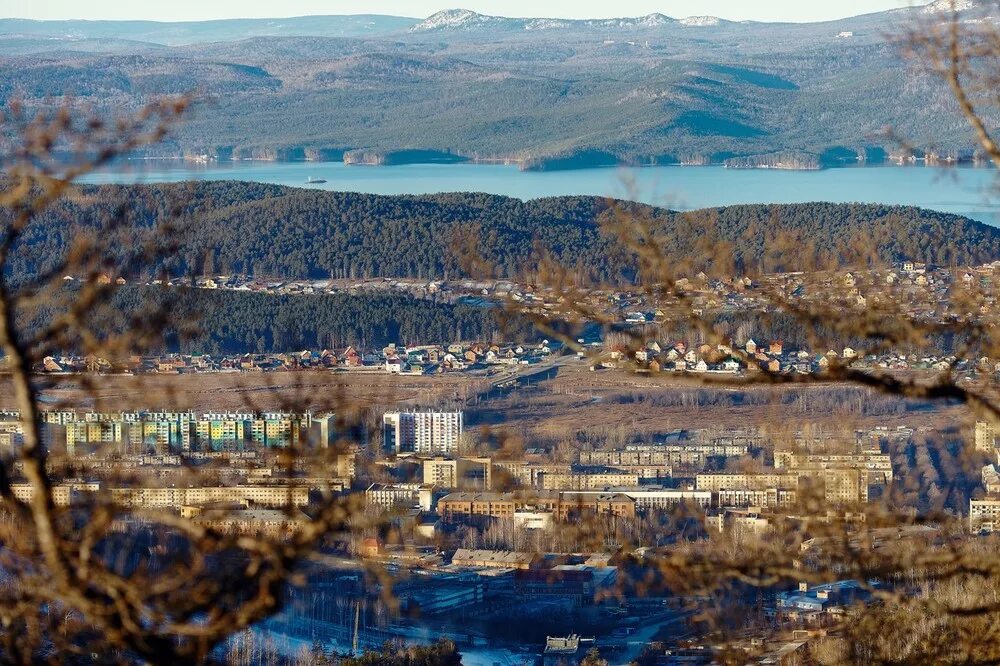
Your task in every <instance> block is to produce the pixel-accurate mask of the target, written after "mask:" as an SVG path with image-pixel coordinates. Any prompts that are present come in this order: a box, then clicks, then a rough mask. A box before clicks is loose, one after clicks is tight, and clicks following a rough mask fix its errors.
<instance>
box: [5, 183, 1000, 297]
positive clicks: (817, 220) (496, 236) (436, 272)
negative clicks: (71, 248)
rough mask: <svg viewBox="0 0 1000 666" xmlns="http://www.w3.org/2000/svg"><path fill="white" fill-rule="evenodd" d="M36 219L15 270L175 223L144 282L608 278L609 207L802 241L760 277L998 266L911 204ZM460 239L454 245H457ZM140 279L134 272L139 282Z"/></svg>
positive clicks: (239, 202)
mask: <svg viewBox="0 0 1000 666" xmlns="http://www.w3.org/2000/svg"><path fill="white" fill-rule="evenodd" d="M84 193H85V194H87V195H89V196H87V197H84V198H82V199H81V200H79V201H75V202H64V203H62V204H60V206H59V208H57V209H55V210H53V211H51V212H49V213H47V214H46V215H45V216H44V217H43V218H42V219H41V220H39V224H37V225H35V226H33V227H32V229H31V231H30V233H28V234H27V235H26V237H25V239H24V245H25V247H22V248H21V250H22V251H20V252H19V253H17V263H16V266H15V270H16V271H20V272H22V274H30V273H32V272H34V271H37V270H39V269H41V268H44V267H45V266H46V265H47V264H46V262H47V261H49V260H51V258H52V257H55V256H58V255H59V253H60V252H61V251H62V250H63V249H64V248H65V246H66V245H67V243H68V242H70V240H71V239H72V238H73V237H74V235H75V234H77V233H80V232H81V231H83V230H85V229H86V228H87V227H93V226H95V225H96V224H97V223H98V222H99V221H101V220H108V219H112V218H114V217H115V215H117V214H120V211H125V225H124V226H125V229H124V235H123V237H122V241H121V248H122V249H121V252H122V255H123V256H124V255H125V254H126V253H127V251H128V250H129V248H130V247H133V246H134V245H135V244H136V241H138V240H139V238H140V237H141V236H142V234H143V233H146V232H148V231H149V230H150V229H151V228H152V227H153V226H154V225H155V224H157V223H161V222H164V221H166V220H171V219H172V220H174V222H175V226H176V227H177V228H178V229H180V231H179V232H178V234H177V236H176V241H177V248H176V251H175V252H173V253H172V254H171V256H170V257H169V258H167V259H165V260H164V261H163V262H161V263H160V264H157V265H155V266H150V265H147V266H146V267H145V271H146V275H151V274H152V273H153V272H154V271H155V272H159V271H160V269H162V268H166V269H167V270H168V271H169V272H170V274H172V275H187V274H214V273H243V274H253V275H258V276H280V277H289V278H291V277H294V278H327V277H335V278H345V277H346V278H362V277H377V276H383V277H411V278H426V279H431V278H455V277H460V276H461V275H462V270H461V268H460V263H459V262H458V261H457V259H456V256H455V255H456V252H455V243H456V239H457V238H458V237H463V238H464V239H465V240H466V242H468V239H470V238H471V239H472V241H473V242H472V245H474V246H475V247H476V250H477V251H478V253H479V254H480V255H482V256H484V257H485V258H487V259H489V260H491V261H493V262H494V263H495V264H496V265H497V267H498V274H499V275H502V276H516V275H517V274H518V273H519V271H523V270H524V269H525V267H526V266H529V265H531V262H530V261H529V260H530V258H531V257H532V255H533V252H534V251H535V248H536V244H537V246H538V247H543V248H546V249H547V250H548V251H550V252H551V253H553V254H554V255H555V256H557V257H559V258H560V259H561V260H562V261H563V262H564V263H565V264H567V265H569V266H572V267H579V269H580V271H582V272H583V273H585V274H591V275H595V276H597V277H602V278H607V277H614V276H615V273H616V271H618V270H621V267H622V265H623V261H622V255H621V254H620V253H618V252H616V250H615V248H614V243H613V242H612V240H611V239H610V238H609V236H608V235H607V234H606V233H604V232H602V231H601V228H600V225H601V220H602V219H604V217H605V216H607V215H609V211H610V210H611V209H612V208H614V209H618V210H621V209H622V208H627V209H628V210H629V211H632V212H634V213H635V214H636V215H637V216H639V217H642V218H645V219H653V220H655V225H656V226H657V228H658V232H659V235H660V238H661V239H662V242H663V243H664V246H665V248H666V250H667V251H668V252H669V253H675V254H676V255H677V256H690V254H691V253H692V252H693V251H694V248H695V247H696V246H697V243H699V242H700V241H701V239H703V238H704V228H703V225H704V224H705V221H706V220H708V221H709V222H710V224H711V225H712V229H713V230H714V234H715V236H716V237H717V238H718V241H719V242H720V243H722V242H726V243H729V244H731V245H732V246H733V247H734V248H735V251H734V254H735V255H736V257H737V259H738V260H739V261H741V262H744V263H745V264H746V265H748V266H751V267H756V266H760V265H761V261H762V258H764V257H765V256H766V255H767V254H768V253H770V252H771V251H773V247H772V245H773V242H774V239H775V238H777V237H778V236H781V235H782V234H786V235H791V236H794V237H796V238H798V239H800V241H799V242H800V243H801V246H800V247H799V246H797V247H793V251H790V252H787V253H786V256H785V257H784V260H783V261H781V262H779V263H777V264H776V263H774V262H771V265H769V266H767V265H766V266H765V267H768V268H769V269H782V270H795V269H800V268H803V267H804V266H803V265H802V262H803V261H805V259H806V258H811V256H812V255H818V256H821V257H833V258H837V257H842V256H846V254H847V251H848V249H849V248H850V247H851V246H852V244H854V243H856V242H857V240H858V239H859V238H871V239H872V241H873V242H874V243H877V250H878V254H879V256H880V257H881V258H882V259H884V260H886V261H899V260H902V259H913V260H918V261H926V262H929V263H937V264H951V263H956V264H970V263H982V262H986V261H992V260H995V259H998V258H1000V230H998V229H996V228H993V227H990V226H987V225H984V224H981V223H978V222H974V221H972V220H969V219H966V218H963V217H960V216H956V215H949V214H944V213H938V212H933V211H927V210H921V209H916V208H905V207H893V206H883V205H860V204H828V203H810V204H795V205H778V204H774V205H744V206H731V207H727V208H721V209H716V210H710V211H698V212H695V213H676V212H672V211H668V210H665V209H656V208H650V207H647V206H642V205H638V204H624V203H621V202H610V201H608V200H604V199H601V198H598V197H559V198H549V199H538V200H533V201H527V202H524V201H520V200H518V199H512V198H509V197H502V196H494V195H487V194H476V193H457V194H438V195H430V196H378V195H369V194H356V193H331V192H323V191H315V190H306V189H298V188H288V187H281V186H275V185H264V184H257V183H243V182H205V183H185V184H172V185H130V186H119V185H115V186H100V187H88V188H85V190H84ZM467 246H468V244H467V245H466V246H465V247H467ZM140 277H141V276H140Z"/></svg>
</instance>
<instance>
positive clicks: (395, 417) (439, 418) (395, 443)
mask: <svg viewBox="0 0 1000 666" xmlns="http://www.w3.org/2000/svg"><path fill="white" fill-rule="evenodd" d="M382 427H383V442H384V444H385V449H386V450H387V451H395V452H397V453H455V452H458V450H459V446H460V444H461V441H462V412H387V413H386V414H385V415H384V416H383V417H382Z"/></svg>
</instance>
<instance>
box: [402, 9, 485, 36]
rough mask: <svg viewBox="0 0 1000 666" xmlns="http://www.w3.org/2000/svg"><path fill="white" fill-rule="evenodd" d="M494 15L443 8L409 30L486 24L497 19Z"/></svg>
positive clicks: (418, 30)
mask: <svg viewBox="0 0 1000 666" xmlns="http://www.w3.org/2000/svg"><path fill="white" fill-rule="evenodd" d="M498 20H502V19H498V18H497V17H494V16H486V15H484V14H478V13H476V12H474V11H472V10H471V9H445V10H442V11H440V12H437V13H436V14H432V15H431V16H428V17H427V18H426V19H424V20H423V21H421V22H420V23H418V24H416V25H415V26H413V27H412V28H410V32H423V31H425V30H439V29H441V28H468V27H472V26H480V25H486V24H487V23H492V22H494V21H498Z"/></svg>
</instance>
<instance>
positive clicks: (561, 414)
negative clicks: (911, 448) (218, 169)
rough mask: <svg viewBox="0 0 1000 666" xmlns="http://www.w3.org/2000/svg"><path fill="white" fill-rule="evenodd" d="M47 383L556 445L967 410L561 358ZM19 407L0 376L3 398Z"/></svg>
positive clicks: (88, 405) (100, 406)
mask: <svg viewBox="0 0 1000 666" xmlns="http://www.w3.org/2000/svg"><path fill="white" fill-rule="evenodd" d="M47 381H54V382H55V384H54V386H52V387H50V388H47V389H46V390H45V391H44V392H43V401H44V403H45V405H46V406H47V407H48V408H51V409H57V408H75V409H94V410H99V411H120V410H130V409H160V408H163V409H194V410H196V411H213V410H236V409H257V410H271V409H294V410H302V409H313V410H316V411H323V410H330V409H338V410H340V411H346V410H345V408H344V407H343V406H344V405H350V406H351V408H353V409H367V410H371V412H373V414H375V415H377V414H378V412H380V411H381V410H383V409H389V408H408V407H447V408H464V409H465V410H466V413H467V417H466V422H467V428H468V429H470V430H479V429H481V428H483V427H489V428H493V429H497V430H503V431H505V432H508V433H511V434H514V435H516V436H518V437H519V438H520V439H522V440H523V441H524V443H525V444H526V445H528V446H533V445H551V444H558V443H560V442H563V441H568V440H572V439H574V438H577V437H578V436H579V433H590V434H595V435H600V436H603V437H606V438H607V439H611V440H617V441H623V440H624V438H627V437H633V436H638V437H643V438H649V437H654V436H656V435H657V434H660V433H664V432H669V431H671V430H675V429H704V428H730V427H745V426H762V427H765V428H766V429H767V430H768V431H769V432H774V433H778V432H789V433H791V432H794V431H796V430H798V429H800V428H801V427H802V426H803V424H806V423H815V424H820V425H822V426H823V427H825V428H828V429H830V430H837V429H842V430H845V431H853V430H854V429H855V428H861V427H865V428H870V427H874V426H888V427H895V426H897V425H906V426H910V427H917V426H931V427H942V426H952V425H958V424H961V423H962V422H963V421H964V420H965V418H966V411H965V409H964V408H963V407H961V406H956V405H948V404H943V403H917V402H906V401H902V400H898V399H896V398H892V397H887V396H881V395H878V394H875V393H870V392H867V391H866V390H863V389H858V388H853V387H845V386H837V385H832V384H815V385H803V386H795V387H789V386H786V387H768V386H752V387H708V386H697V385H691V384H690V383H685V382H681V381H678V380H677V379H676V378H673V377H671V376H669V375H658V376H644V375H636V374H629V373H627V372H624V371H617V370H602V371H598V372H591V371H589V369H588V367H587V365H586V364H585V363H583V362H578V361H576V360H575V359H565V358H564V359H562V360H561V361H560V365H559V368H558V374H557V375H556V376H555V377H554V378H552V379H547V380H544V381H541V382H538V383H532V384H531V385H528V386H520V387H518V388H516V389H513V390H512V391H511V392H510V393H507V394H506V395H501V396H498V395H497V394H495V393H494V394H491V397H488V398H487V397H483V396H484V390H485V389H486V388H487V386H488V383H487V380H486V379H485V378H484V377H483V376H481V375H480V376H471V375H467V374H447V375H434V376H422V377H413V376H395V375H386V374H382V373H345V372H329V371H306V372H295V373H292V372H287V373H268V374H256V373H233V374H194V375H143V376H128V375H116V376H92V377H83V376H61V377H55V378H47ZM13 407H14V403H13V398H12V393H11V391H10V388H9V385H7V384H6V382H0V409H10V408H13Z"/></svg>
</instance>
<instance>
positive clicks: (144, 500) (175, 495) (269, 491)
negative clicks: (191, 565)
mask: <svg viewBox="0 0 1000 666" xmlns="http://www.w3.org/2000/svg"><path fill="white" fill-rule="evenodd" d="M111 499H112V501H113V502H114V503H115V504H118V505H119V506H125V507H135V508H141V507H146V508H169V509H178V510H179V509H180V507H182V506H198V505H204V504H214V503H219V502H236V503H241V504H246V505H248V506H264V507H282V506H288V505H289V504H290V505H292V506H305V505H307V504H309V488H308V487H306V486H298V485H296V486H289V485H244V486H203V487H196V488H174V487H170V488H112V489H111Z"/></svg>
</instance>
